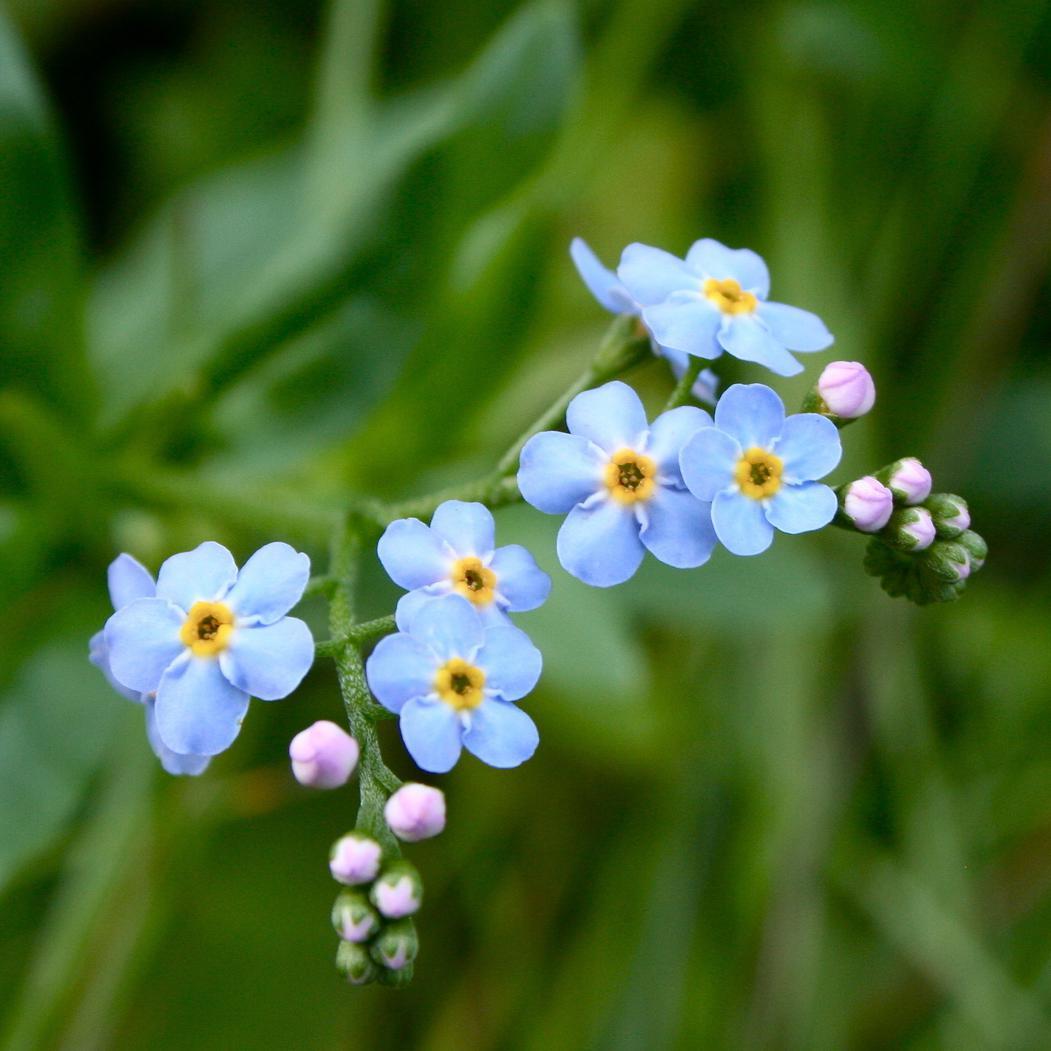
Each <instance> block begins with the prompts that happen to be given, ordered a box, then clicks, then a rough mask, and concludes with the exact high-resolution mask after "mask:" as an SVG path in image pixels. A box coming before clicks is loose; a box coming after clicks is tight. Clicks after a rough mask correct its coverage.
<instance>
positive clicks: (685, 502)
mask: <svg viewBox="0 0 1051 1051" xmlns="http://www.w3.org/2000/svg"><path fill="white" fill-rule="evenodd" d="M711 422H712V418H711V417H710V416H709V415H708V413H706V412H705V411H704V410H703V409H698V408H696V407H694V406H692V405H683V406H680V407H679V408H677V409H672V410H670V411H669V412H665V413H663V414H662V415H660V416H658V417H657V419H655V420H654V421H653V424H652V426H651V425H650V424H649V423H648V422H647V420H646V410H645V409H644V408H643V405H642V402H641V401H640V400H639V396H638V395H637V394H636V393H635V391H633V390H632V389H631V387H629V386H628V385H627V384H626V383H621V382H620V381H619V380H614V381H613V382H611V383H606V384H604V385H603V386H601V387H598V388H596V389H595V390H587V391H583V392H582V393H580V394H578V395H577V396H576V397H575V398H574V399H573V400H572V401H571V402H570V403H569V407H568V408H567V409H566V423H567V425H568V427H569V434H565V433H564V432H562V431H544V432H542V433H540V434H534V435H533V437H532V438H530V439H529V441H528V442H526V444H525V446H524V448H523V449H522V459H521V463H520V465H519V469H518V487H519V489H520V490H521V491H522V496H523V497H524V498H525V500H526V501H527V502H528V503H530V504H532V505H533V507H535V508H536V509H537V510H538V511H544V512H545V513H547V514H564V515H566V520H565V521H564V522H563V523H562V527H561V528H560V529H559V531H558V544H557V550H558V558H559V561H560V562H561V563H562V566H563V568H564V569H565V570H566V571H567V572H568V573H572V574H573V576H575V577H577V578H579V579H580V580H583V581H584V583H585V584H592V585H594V586H595V587H609V586H611V585H613V584H620V583H622V582H623V581H625V580H627V579H628V578H629V577H630V576H631V575H632V574H633V573H634V572H635V570H636V569H638V567H639V563H640V562H641V561H642V556H643V554H644V553H645V551H646V550H649V551H650V553H651V554H653V555H655V556H656V557H657V558H659V559H660V560H661V561H662V562H665V563H667V564H668V565H669V566H677V567H679V568H690V567H693V566H700V565H703V564H704V563H705V562H707V561H708V558H709V556H710V555H711V553H712V548H713V547H714V546H715V533H714V531H713V530H712V523H711V516H710V505H709V504H708V503H702V502H701V501H700V500H697V499H696V498H695V497H694V496H693V495H691V494H690V492H688V491H687V489H686V485H685V483H684V482H683V478H682V474H681V472H680V469H679V450H680V449H681V448H682V446H683V444H684V443H685V442H686V440H687V439H688V438H689V437H690V435H692V434H693V433H694V432H695V431H697V430H699V429H700V428H701V427H705V426H710V425H711Z"/></svg>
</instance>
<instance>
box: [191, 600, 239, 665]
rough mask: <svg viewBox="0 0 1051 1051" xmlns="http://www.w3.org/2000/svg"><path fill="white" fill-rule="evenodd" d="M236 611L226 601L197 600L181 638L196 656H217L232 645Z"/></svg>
mask: <svg viewBox="0 0 1051 1051" xmlns="http://www.w3.org/2000/svg"><path fill="white" fill-rule="evenodd" d="M233 630H234V613H233V610H232V609H230V607H229V606H227V605H226V604H225V603H224V602H195V603H194V604H193V606H192V607H191V608H190V615H189V616H188V617H187V618H186V620H185V622H184V623H183V626H182V628H181V630H180V631H179V638H180V639H182V641H183V643H184V644H185V645H187V646H189V647H190V649H191V650H193V655H194V656H195V657H215V656H217V655H218V654H220V653H222V651H223V650H225V649H226V647H227V646H229V645H230V636H231V635H232V634H233Z"/></svg>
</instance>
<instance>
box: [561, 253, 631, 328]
mask: <svg viewBox="0 0 1051 1051" xmlns="http://www.w3.org/2000/svg"><path fill="white" fill-rule="evenodd" d="M569 254H570V256H571V257H572V259H573V265H574V266H576V268H577V273H578V274H580V276H581V278H582V279H583V281H584V284H585V285H587V286H588V291H589V292H590V293H591V294H592V295H593V296H594V297H595V298H596V299H597V300H598V301H599V303H600V304H601V305H602V306H604V307H605V308H606V309H607V310H609V311H612V312H613V313H614V314H637V313H638V312H639V308H638V306H637V305H636V303H635V301H634V300H633V299H632V298H631V296H630V295H629V294H628V290H627V289H626V288H625V287H624V286H623V285H622V284H621V283H620V281H618V280H617V275H616V274H615V273H613V271H612V270H610V269H609V267H605V266H603V265H602V263H601V262H600V261H599V258H598V256H597V255H595V253H594V252H593V251H592V250H591V246H590V245H588V243H587V242H586V241H584V240H583V239H582V238H580V237H574V238H573V241H572V242H571V244H570V246H569Z"/></svg>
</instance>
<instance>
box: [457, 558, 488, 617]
mask: <svg viewBox="0 0 1051 1051" xmlns="http://www.w3.org/2000/svg"><path fill="white" fill-rule="evenodd" d="M449 579H450V580H452V582H453V590H455V591H457V592H458V593H459V594H461V595H463V597H464V598H469V599H470V600H471V601H472V602H473V603H474V604H475V605H476V606H488V605H489V603H490V602H492V601H493V598H494V596H495V592H496V574H495V573H494V572H493V571H492V570H491V569H489V568H487V567H486V566H483V565H482V560H481V559H480V558H475V557H474V556H473V555H468V556H467V557H466V558H461V559H460V560H459V561H458V562H456V563H455V564H454V565H453V568H452V572H451V573H450V574H449Z"/></svg>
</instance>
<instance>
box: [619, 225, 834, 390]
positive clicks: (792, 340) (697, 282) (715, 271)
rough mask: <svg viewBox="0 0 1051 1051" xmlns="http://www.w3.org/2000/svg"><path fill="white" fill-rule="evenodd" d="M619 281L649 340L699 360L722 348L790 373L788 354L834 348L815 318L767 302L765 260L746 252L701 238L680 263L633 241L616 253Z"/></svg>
mask: <svg viewBox="0 0 1051 1051" xmlns="http://www.w3.org/2000/svg"><path fill="white" fill-rule="evenodd" d="M617 278H618V279H619V282H620V287H621V288H623V289H624V291H625V292H626V293H627V294H628V295H629V296H630V297H631V299H632V300H633V301H634V302H636V303H638V304H639V306H640V310H641V315H642V320H643V322H644V323H645V325H646V328H647V329H649V331H650V332H651V333H652V335H653V338H654V339H655V340H656V341H657V342H658V343H659V344H661V346H664V347H670V348H671V349H672V350H678V351H681V352H683V353H686V354H692V355H693V356H694V357H697V358H711V359H714V358H717V357H719V356H720V355H721V354H722V353H723V351H726V352H727V353H728V354H732V355H733V356H734V357H735V358H740V359H741V360H742V361H754V362H757V363H758V364H760V365H765V366H766V367H767V368H768V369H770V370H771V371H773V372H776V373H777V374H778V375H779V376H794V375H795V374H796V373H798V372H801V371H802V370H803V366H802V365H801V364H800V363H799V362H798V361H797V360H796V359H795V358H794V357H793V356H792V354H791V353H790V351H793V350H795V351H815V350H824V349H825V348H826V347H829V346H831V345H832V336H831V334H830V333H829V331H828V329H827V328H825V325H824V322H823V321H822V320H821V319H820V318H819V317H818V316H817V315H816V314H811V313H810V312H809V311H806V310H800V309H799V308H798V307H792V306H787V305H786V304H784V303H771V302H768V301H767V296H768V295H769V294H770V274H769V273H768V271H767V269H766V263H764V262H763V260H762V259H761V258H760V257H759V256H758V255H756V253H755V252H752V251H750V250H749V249H747V248H740V249H732V248H727V247H726V246H725V245H722V244H720V243H719V242H718V241H713V240H712V239H711V238H704V239H703V240H700V241H697V242H695V243H694V245H693V247H692V248H690V250H689V252H687V253H686V259H685V260H682V259H679V258H678V257H677V256H674V255H672V254H671V253H669V252H665V251H663V250H662V249H660V248H651V247H650V246H649V245H643V244H631V245H628V247H627V248H625V249H624V253H623V255H622V256H621V260H620V266H619V267H618V268H617Z"/></svg>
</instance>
